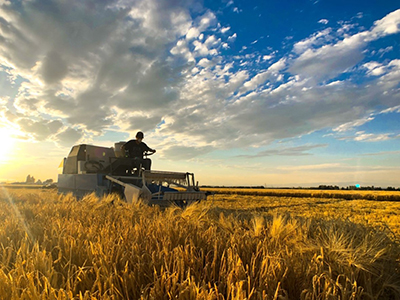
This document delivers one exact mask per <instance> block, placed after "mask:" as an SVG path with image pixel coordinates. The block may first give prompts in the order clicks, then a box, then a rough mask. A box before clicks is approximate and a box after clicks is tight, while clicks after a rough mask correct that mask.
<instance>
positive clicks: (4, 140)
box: [0, 127, 15, 162]
mask: <svg viewBox="0 0 400 300" xmlns="http://www.w3.org/2000/svg"><path fill="white" fill-rule="evenodd" d="M0 140H1V146H0V162H6V161H8V160H9V159H10V158H11V154H12V150H13V146H14V142H15V139H14V138H13V137H12V131H11V130H10V129H8V128H6V127H0Z"/></svg>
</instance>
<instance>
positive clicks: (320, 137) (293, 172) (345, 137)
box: [0, 0, 400, 187]
mask: <svg viewBox="0 0 400 300" xmlns="http://www.w3.org/2000/svg"><path fill="white" fill-rule="evenodd" d="M399 54H400V6H399V5H396V3H395V1H379V2H376V1H323V0H320V1H315V0H314V1H196V0H192V1H183V0H182V1H169V0H163V1H160V0H146V1H145V0H135V1H131V0H129V1H127V0H108V1H101V2H100V1H68V2H65V1H61V0H59V1H58V0H30V1H6V0H2V1H0V101H1V103H2V106H1V110H0V129H1V130H0V134H2V139H3V141H6V142H5V144H7V145H9V147H8V148H7V149H6V148H5V150H3V151H2V152H1V153H4V154H3V158H2V159H0V164H1V168H0V170H1V171H0V180H22V179H23V178H25V176H26V175H27V174H29V173H30V174H31V175H34V176H36V177H37V178H41V179H46V178H53V179H56V176H57V166H58V164H59V162H60V161H61V159H62V158H63V157H64V156H66V155H67V154H68V152H69V149H70V148H71V146H72V145H74V144H78V143H87V144H95V145H102V146H107V147H112V146H113V144H114V142H118V141H123V140H128V139H129V138H130V137H133V136H134V135H135V133H136V131H138V130H142V131H144V132H145V142H147V143H148V144H149V145H150V146H151V147H153V148H156V149H157V154H156V155H154V156H153V157H152V159H153V167H154V168H155V169H160V170H176V171H191V172H195V173H196V175H197V178H198V180H199V181H200V183H201V184H210V185H266V186H315V185H319V184H338V185H342V186H346V185H351V184H361V185H375V186H383V187H386V186H400V179H399V178H400V176H399V175H400V168H399V167H400V165H399V161H400V160H399V158H400V147H399V146H400V142H399V138H400V126H399V125H400V121H399V120H400V118H399V113H400V55H399Z"/></svg>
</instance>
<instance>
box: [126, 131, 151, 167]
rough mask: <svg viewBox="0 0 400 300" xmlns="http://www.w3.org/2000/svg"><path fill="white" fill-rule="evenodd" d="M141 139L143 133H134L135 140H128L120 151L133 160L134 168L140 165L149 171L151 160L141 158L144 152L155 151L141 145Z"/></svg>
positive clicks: (143, 144)
mask: <svg viewBox="0 0 400 300" xmlns="http://www.w3.org/2000/svg"><path fill="white" fill-rule="evenodd" d="M143 139H144V134H143V132H141V131H139V132H138V133H136V139H135V140H130V141H128V142H126V143H125V144H124V145H123V146H122V151H123V152H124V153H126V155H127V156H128V157H130V158H133V159H134V160H135V165H136V167H138V166H139V165H142V167H143V168H144V169H145V170H150V168H151V159H149V158H143V155H144V153H145V152H150V153H155V152H156V150H154V149H151V148H150V147H149V146H147V145H146V144H145V143H143V142H142V140H143Z"/></svg>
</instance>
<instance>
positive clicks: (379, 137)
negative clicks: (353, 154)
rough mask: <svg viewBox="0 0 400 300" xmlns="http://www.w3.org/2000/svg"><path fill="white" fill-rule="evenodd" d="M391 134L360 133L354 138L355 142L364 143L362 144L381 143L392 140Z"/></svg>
mask: <svg viewBox="0 0 400 300" xmlns="http://www.w3.org/2000/svg"><path fill="white" fill-rule="evenodd" d="M391 138H392V137H391V134H389V133H384V134H373V133H365V132H364V131H360V132H357V133H356V136H355V137H354V140H355V141H359V142H360V141H362V142H381V141H386V140H389V139H391Z"/></svg>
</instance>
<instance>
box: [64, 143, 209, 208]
mask: <svg viewBox="0 0 400 300" xmlns="http://www.w3.org/2000/svg"><path fill="white" fill-rule="evenodd" d="M123 144H124V142H120V143H116V144H115V148H112V147H111V148H106V147H99V146H93V145H85V144H81V145H76V146H74V147H72V149H71V152H70V153H69V155H68V157H66V158H64V160H63V163H62V173H61V174H59V175H58V192H59V193H63V194H67V193H71V192H72V193H73V195H74V196H76V197H77V198H82V197H83V196H84V195H87V194H90V193H93V192H95V193H96V195H97V196H98V197H102V196H104V195H107V194H110V193H118V194H119V195H120V196H121V197H122V198H124V199H125V200H126V201H127V202H128V203H135V202H138V201H142V202H143V203H145V204H148V205H159V206H160V207H167V206H170V205H177V206H179V207H185V206H187V205H189V204H191V203H193V202H198V201H200V200H206V199H207V195H208V193H207V192H203V191H200V190H199V188H198V183H197V184H196V185H195V180H194V174H193V173H187V172H186V173H183V172H165V171H153V170H151V171H149V170H144V169H143V168H142V166H141V165H140V164H139V165H138V163H137V161H136V160H135V159H133V158H128V157H125V153H122V151H121V146H122V145H123ZM147 155H150V154H148V153H145V156H147Z"/></svg>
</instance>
